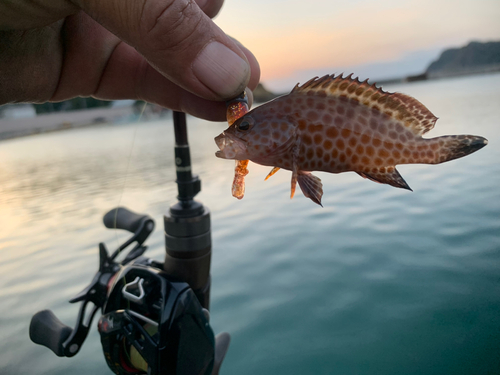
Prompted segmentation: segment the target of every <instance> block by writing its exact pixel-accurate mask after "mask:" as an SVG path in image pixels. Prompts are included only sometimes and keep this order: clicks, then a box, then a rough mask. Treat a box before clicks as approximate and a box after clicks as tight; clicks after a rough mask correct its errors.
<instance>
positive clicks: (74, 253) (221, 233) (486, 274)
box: [0, 74, 500, 375]
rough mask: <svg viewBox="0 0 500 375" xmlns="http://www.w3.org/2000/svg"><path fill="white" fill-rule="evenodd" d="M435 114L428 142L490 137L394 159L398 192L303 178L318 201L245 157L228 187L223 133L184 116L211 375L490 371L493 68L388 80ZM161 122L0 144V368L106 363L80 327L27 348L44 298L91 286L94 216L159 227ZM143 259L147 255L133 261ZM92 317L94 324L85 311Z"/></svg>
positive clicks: (498, 103) (499, 134)
mask: <svg viewBox="0 0 500 375" xmlns="http://www.w3.org/2000/svg"><path fill="white" fill-rule="evenodd" d="M386 89H389V90H392V91H400V92H404V93H407V94H410V95H412V96H415V97H416V98H418V99H419V100H420V101H422V102H423V103H424V104H425V105H426V106H427V107H428V108H429V109H430V110H431V111H432V112H433V113H434V114H435V115H436V116H438V117H439V118H440V119H439V120H438V122H437V125H436V128H435V129H434V130H432V131H431V133H430V134H429V136H438V135H444V134H475V135H482V136H485V137H486V138H488V139H489V141H490V143H489V145H488V146H487V147H486V148H484V149H482V150H480V151H479V152H477V153H475V154H473V155H471V156H468V157H466V158H464V159H459V160H455V161H451V162H449V163H445V164H441V165H436V166H432V165H414V166H405V165H403V166H400V167H399V171H400V172H401V175H402V176H403V177H404V178H405V179H406V181H407V182H408V184H409V185H410V186H411V187H412V188H413V190H414V192H413V193H411V192H409V191H405V190H401V189H395V188H392V187H390V186H387V185H380V184H375V183H373V182H371V181H368V180H364V179H362V178H361V177H359V176H358V175H356V174H354V173H345V174H341V175H332V174H325V173H318V174H317V175H319V176H320V177H321V178H322V180H323V183H324V190H325V193H324V199H323V204H324V208H320V207H319V206H316V205H315V204H313V203H311V201H309V200H308V199H306V198H304V197H303V196H302V194H301V193H300V192H298V194H296V197H295V198H294V199H293V200H290V199H289V189H290V172H288V171H280V172H278V173H277V174H276V175H275V176H273V177H272V178H271V179H270V180H268V181H266V182H264V181H263V180H264V177H265V176H266V174H267V172H268V168H263V167H260V166H257V165H251V166H250V174H249V176H248V177H247V193H246V196H245V198H244V199H243V200H241V201H238V200H236V199H234V198H233V197H231V194H230V187H231V181H232V174H233V172H232V171H233V167H234V164H233V162H232V161H227V160H220V159H217V158H215V156H214V152H215V151H216V149H217V148H216V145H215V143H214V141H213V138H214V137H215V136H216V135H217V134H219V132H220V131H221V130H223V129H224V128H225V126H226V125H225V124H223V123H215V124H214V123H208V122H205V121H202V120H198V119H194V118H189V119H188V123H189V138H190V144H191V146H192V147H191V152H192V161H193V168H194V171H195V173H197V174H199V175H200V177H201V179H202V183H203V191H202V193H200V194H199V196H198V200H200V201H201V202H203V203H204V204H205V205H207V206H208V207H209V208H210V210H211V212H212V227H213V233H212V234H213V265H212V276H213V284H212V310H211V313H212V321H211V322H212V325H213V328H214V331H215V332H216V333H217V332H221V331H228V332H230V333H231V335H232V343H231V347H230V350H229V352H228V355H227V357H226V360H225V363H224V365H223V371H222V373H223V374H227V375H232V374H238V375H239V374H252V375H254V374H286V375H295V374H297V375H298V374H300V375H304V374H342V375H350V374H358V375H364V374H366V375H368V374H370V375H372V374H384V375H396V374H397V375H401V374H425V375H427V374H441V375H442V374H500V147H499V145H500V75H498V74H497V75H485V76H478V77H467V78H460V79H453V80H442V81H433V82H422V83H414V84H411V85H397V86H387V87H386ZM173 139H174V138H173V129H172V122H171V120H170V118H168V119H165V120H161V121H149V122H143V123H140V124H137V123H131V124H120V125H102V126H97V127H89V128H81V129H76V130H70V131H64V132H58V133H50V134H43V135H38V136H32V137H26V138H20V139H15V140H9V141H3V142H1V143H0V254H1V255H0V373H1V374H9V375H16V374H50V375H66V374H70V373H71V374H73V375H78V374H103V375H104V374H110V373H111V372H110V370H109V369H108V368H107V366H106V363H105V361H104V358H103V355H102V352H101V348H100V341H99V337H98V333H97V330H96V328H95V326H94V327H93V328H92V331H91V334H90V335H89V337H88V338H87V341H86V343H85V345H84V346H83V348H82V350H81V352H80V353H79V354H78V355H77V356H76V357H74V358H72V359H67V358H58V357H56V356H55V355H53V354H52V352H50V351H49V350H48V349H46V348H44V347H41V346H38V345H35V344H33V343H31V342H30V341H29V338H28V325H29V322H30V318H31V316H32V315H33V314H34V313H35V312H37V311H38V310H41V309H45V308H50V309H52V310H53V311H54V312H55V313H56V315H57V316H58V317H59V318H60V319H61V320H62V321H63V322H65V323H66V324H68V325H70V326H73V324H74V321H75V319H76V313H77V309H78V307H77V306H75V305H70V304H69V303H68V302H67V301H68V299H70V298H71V297H72V296H74V295H75V294H76V293H77V292H79V291H80V290H81V289H82V288H83V287H85V286H86V285H87V283H88V282H89V281H90V280H91V277H92V276H93V274H94V272H95V270H96V267H97V243H98V242H100V241H104V242H106V243H107V244H108V246H109V247H112V248H114V247H115V246H116V245H117V244H118V243H119V241H121V240H123V239H124V238H125V237H126V235H124V233H121V232H120V231H116V232H115V231H110V230H107V229H105V228H104V226H103V225H102V221H101V218H102V215H103V214H104V213H105V212H107V211H108V210H109V209H111V208H113V207H115V206H118V205H123V206H126V207H129V208H130V209H132V210H134V211H136V212H140V213H148V214H149V215H151V216H152V217H153V218H154V219H155V220H156V222H157V228H156V230H155V232H154V233H153V235H152V236H151V238H150V239H149V241H148V244H149V245H150V250H148V253H149V256H151V257H153V258H156V259H158V260H162V259H163V253H164V249H163V234H162V227H161V220H162V215H163V214H164V213H166V212H167V210H168V207H169V205H170V204H171V203H173V202H174V200H175V196H176V186H175V184H174V179H175V172H174V169H173V165H174V162H173ZM148 253H146V254H148ZM94 325H95V322H94Z"/></svg>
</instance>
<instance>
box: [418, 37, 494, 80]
mask: <svg viewBox="0 0 500 375" xmlns="http://www.w3.org/2000/svg"><path fill="white" fill-rule="evenodd" d="M494 71H500V42H487V43H480V42H471V43H469V44H468V45H466V46H465V47H462V48H451V49H447V50H445V51H444V52H443V53H442V54H441V56H439V58H438V59H437V60H436V61H434V62H433V63H431V64H430V65H429V67H428V68H427V70H426V72H425V75H426V76H427V78H428V79H429V78H431V79H432V78H441V77H451V76H456V75H466V74H477V73H488V72H494Z"/></svg>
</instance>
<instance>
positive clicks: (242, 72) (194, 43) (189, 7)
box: [75, 0, 251, 100]
mask: <svg viewBox="0 0 500 375" xmlns="http://www.w3.org/2000/svg"><path fill="white" fill-rule="evenodd" d="M75 1H76V2H77V4H79V5H80V7H81V8H82V9H83V10H84V11H85V12H87V13H88V14H89V15H90V16H91V17H93V18H94V19H96V20H97V21H98V22H99V23H100V24H101V25H103V26H104V27H106V28H107V29H108V30H110V31H111V32H113V33H114V34H115V35H117V36H118V37H119V38H120V39H122V40H123V41H125V42H126V43H127V44H129V45H131V46H132V47H134V48H136V49H137V50H138V51H139V52H140V53H141V54H142V55H143V56H144V57H145V58H146V60H147V61H148V62H149V63H150V64H151V65H152V66H154V67H155V68H156V69H157V70H158V71H159V72H160V73H161V74H162V75H163V76H165V77H166V78H168V79H169V80H170V81H172V82H174V83H175V84H177V85H178V86H180V87H182V88H184V89H186V90H187V91H190V92H192V93H193V94H195V95H198V96H200V97H202V98H205V99H209V100H225V99H229V98H232V97H234V96H236V95H238V94H239V93H240V92H241V91H242V90H243V89H244V88H245V87H246V86H247V84H248V82H249V81H250V77H251V67H250V65H249V63H248V60H247V58H246V55H245V53H243V52H242V51H241V49H240V48H239V47H238V46H237V44H236V43H235V42H233V40H231V39H230V38H229V37H228V36H227V35H226V34H224V32H223V31H222V30H221V29H220V28H219V27H217V26H216V25H215V24H214V23H213V22H212V21H211V20H210V18H209V17H208V16H207V15H206V14H205V13H203V11H202V10H201V9H200V7H199V6H198V5H197V4H196V3H194V2H192V1H189V0H150V1H146V2H144V1H138V0H109V1H101V0H75Z"/></svg>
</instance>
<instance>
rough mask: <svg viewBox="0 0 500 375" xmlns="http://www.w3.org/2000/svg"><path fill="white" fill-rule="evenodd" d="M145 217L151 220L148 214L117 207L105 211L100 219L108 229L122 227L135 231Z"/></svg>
mask: <svg viewBox="0 0 500 375" xmlns="http://www.w3.org/2000/svg"><path fill="white" fill-rule="evenodd" d="M147 219H150V220H152V219H151V218H150V217H149V216H148V215H140V214H136V213H135V212H132V211H130V210H128V209H127V208H125V207H117V208H113V209H112V210H111V211H109V212H108V213H106V214H105V215H104V217H103V219H102V221H103V222H104V226H105V227H106V228H108V229H124V230H126V231H129V232H132V233H135V232H136V231H137V230H138V229H139V228H140V226H141V224H142V223H143V221H144V220H147Z"/></svg>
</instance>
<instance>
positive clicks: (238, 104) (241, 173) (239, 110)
mask: <svg viewBox="0 0 500 375" xmlns="http://www.w3.org/2000/svg"><path fill="white" fill-rule="evenodd" d="M226 107H227V110H226V118H227V123H228V124H229V126H231V125H233V123H234V122H235V121H236V120H238V119H239V118H240V117H241V116H244V115H245V114H246V113H248V100H247V98H246V94H245V92H244V91H243V93H241V94H240V95H239V96H238V97H237V98H235V99H232V100H229V101H228V102H227V103H226ZM248 162H249V160H248V159H247V160H236V166H235V168H234V179H233V186H232V188H231V193H232V194H233V197H235V198H237V199H242V198H243V196H244V195H245V176H246V175H247V174H248V169H247V167H248Z"/></svg>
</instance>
